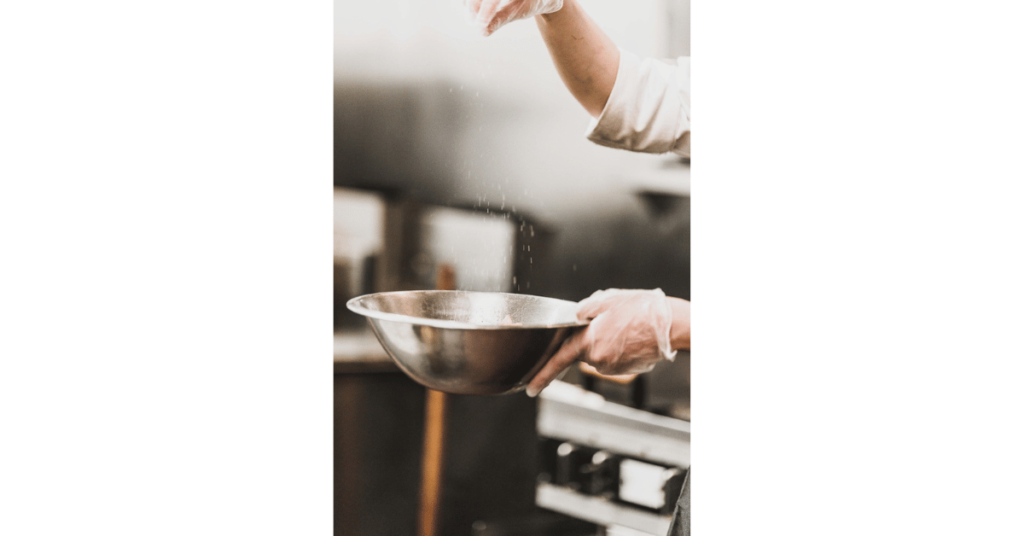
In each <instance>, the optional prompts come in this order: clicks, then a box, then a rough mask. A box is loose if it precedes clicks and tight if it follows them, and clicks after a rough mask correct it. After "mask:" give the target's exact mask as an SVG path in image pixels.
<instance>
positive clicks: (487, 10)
mask: <svg viewBox="0 0 1024 536" xmlns="http://www.w3.org/2000/svg"><path fill="white" fill-rule="evenodd" d="M562 1H563V0H464V2H465V4H466V7H467V8H469V13H470V16H471V17H472V19H473V21H474V22H473V23H474V24H476V25H477V26H479V27H480V30H481V31H482V32H483V34H484V35H491V34H492V33H494V32H495V31H497V30H498V28H501V27H502V26H504V25H506V24H508V23H510V22H512V21H514V20H519V19H526V18H529V17H533V16H535V15H543V14H545V13H554V12H556V11H558V10H559V9H562Z"/></svg>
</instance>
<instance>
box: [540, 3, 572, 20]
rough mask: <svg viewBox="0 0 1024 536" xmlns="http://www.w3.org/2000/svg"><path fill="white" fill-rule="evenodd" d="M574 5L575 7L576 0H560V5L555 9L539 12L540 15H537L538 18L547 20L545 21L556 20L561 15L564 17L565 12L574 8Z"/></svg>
mask: <svg viewBox="0 0 1024 536" xmlns="http://www.w3.org/2000/svg"><path fill="white" fill-rule="evenodd" d="M575 7H576V0H562V7H560V8H558V9H556V10H554V11H552V12H550V13H541V14H540V15H537V17H538V18H540V19H541V20H542V21H543V22H547V23H552V22H557V21H558V19H561V18H562V17H564V16H565V14H567V13H569V12H570V11H571V10H573V9H575Z"/></svg>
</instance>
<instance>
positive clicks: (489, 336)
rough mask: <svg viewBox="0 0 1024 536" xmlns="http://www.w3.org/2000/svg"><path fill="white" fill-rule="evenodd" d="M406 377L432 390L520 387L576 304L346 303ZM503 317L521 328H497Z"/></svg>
mask: <svg viewBox="0 0 1024 536" xmlns="http://www.w3.org/2000/svg"><path fill="white" fill-rule="evenodd" d="M348 308H349V309H351V310H352V311H353V312H356V313H359V314H361V315H363V316H365V317H366V319H367V320H368V321H369V322H370V326H371V327H372V328H373V332H374V333H375V334H376V335H377V339H378V340H380V343H381V345H383V346H384V349H385V350H387V352H388V354H390V355H391V358H392V359H394V360H395V362H396V363H397V364H398V366H399V367H400V368H401V369H402V370H403V371H405V373H406V374H408V375H409V376H410V377H411V378H412V379H414V380H416V381H417V382H419V383H421V384H423V385H425V386H426V387H429V388H431V389H436V390H438V391H444V392H446V393H455V394H472V395H495V394H503V393H511V392H514V391H518V390H520V389H523V388H525V387H526V385H527V384H528V383H529V382H530V380H531V379H532V378H533V376H534V375H536V374H537V372H538V371H540V369H541V367H543V366H544V364H545V363H547V361H548V359H549V358H551V356H552V355H553V354H554V353H555V351H557V350H558V347H559V346H560V345H561V344H562V342H563V341H564V340H565V339H566V338H567V337H568V336H569V335H571V334H572V333H573V332H575V331H577V330H579V329H582V327H583V326H585V325H586V324H587V322H581V321H578V320H576V303H574V302H570V301H564V300H556V299H553V298H541V297H539V296H528V295H524V294H504V293H500V292H468V291H461V290H418V291H409V292H383V293H379V294H368V295H366V296H360V297H358V298H353V299H351V300H349V302H348ZM506 316H509V317H511V319H512V321H513V322H516V323H518V324H521V325H501V324H502V321H503V320H504V319H505V318H506Z"/></svg>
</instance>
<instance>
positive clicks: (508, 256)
mask: <svg viewBox="0 0 1024 536" xmlns="http://www.w3.org/2000/svg"><path fill="white" fill-rule="evenodd" d="M539 231H540V226H539V225H537V223H536V222H533V221H532V220H530V219H528V218H526V217H524V216H522V215H519V214H511V213H508V212H501V211H495V210H487V211H482V210H473V209H469V208H461V207H447V206H436V205H429V204H425V203H422V202H419V201H416V200H413V199H409V198H405V197H403V196H401V195H397V194H394V193H392V192H374V191H369V190H354V189H349V188H335V190H334V288H335V329H336V330H339V329H344V328H362V327H363V326H365V321H364V320H363V319H362V318H361V317H359V316H358V315H354V314H352V313H350V312H348V310H347V309H345V302H347V301H348V300H349V299H350V298H353V297H356V296H359V295H362V294H369V293H372V292H388V291H395V290H425V289H432V288H434V286H435V283H436V281H437V275H438V270H439V267H441V266H449V267H451V268H452V269H454V275H455V281H454V283H455V287H456V288H457V289H459V290H478V291H491V292H517V291H524V292H528V290H529V279H530V278H529V275H530V272H531V270H532V261H533V258H534V257H538V256H539V255H541V253H542V251H543V249H544V248H543V245H544V242H545V240H546V237H547V236H548V234H546V233H544V232H539Z"/></svg>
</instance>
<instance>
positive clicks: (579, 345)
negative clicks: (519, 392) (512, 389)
mask: <svg viewBox="0 0 1024 536" xmlns="http://www.w3.org/2000/svg"><path fill="white" fill-rule="evenodd" d="M587 329H589V327H587V328H583V330H581V331H580V332H578V333H576V334H575V335H573V336H572V337H570V338H569V340H567V341H565V343H563V344H562V347H561V348H559V349H558V351H557V352H555V355H553V356H551V359H549V360H548V362H547V363H546V364H545V365H544V368H542V369H540V372H538V373H537V375H536V376H534V377H533V379H532V380H530V385H529V386H527V387H526V394H527V396H530V397H534V396H537V394H538V393H540V392H541V391H543V390H544V388H545V387H547V386H548V384H549V383H551V382H552V381H554V379H555V378H557V377H558V375H559V374H561V373H562V371H563V370H565V369H567V368H569V365H572V364H573V362H574V361H576V359H577V358H579V356H580V355H581V354H583V352H584V351H585V350H586V348H587V347H586V344H585V343H584V342H583V341H584V340H585V337H586V334H587Z"/></svg>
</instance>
